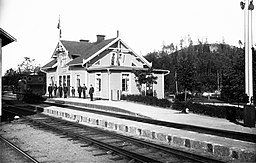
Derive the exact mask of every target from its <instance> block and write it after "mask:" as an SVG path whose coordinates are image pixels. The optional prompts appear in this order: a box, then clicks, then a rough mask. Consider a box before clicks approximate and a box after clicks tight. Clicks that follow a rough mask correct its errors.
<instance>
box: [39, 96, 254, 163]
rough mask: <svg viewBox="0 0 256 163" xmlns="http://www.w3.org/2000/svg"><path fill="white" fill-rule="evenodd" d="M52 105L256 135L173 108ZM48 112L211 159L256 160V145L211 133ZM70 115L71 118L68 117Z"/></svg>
mask: <svg viewBox="0 0 256 163" xmlns="http://www.w3.org/2000/svg"><path fill="white" fill-rule="evenodd" d="M47 101H48V102H52V103H59V104H65V105H72V106H79V107H81V108H83V107H84V108H87V109H88V108H89V109H94V110H104V111H108V112H115V113H118V114H128V115H133V116H139V117H147V118H149V119H155V120H161V121H166V122H174V123H179V124H188V125H194V126H201V127H206V128H216V129H221V130H228V131H236V132H242V133H245V134H246V133H250V134H254V135H256V128H255V127H252V128H249V127H243V126H242V125H239V124H235V123H232V122H230V121H228V120H226V119H223V118H214V117H208V116H204V115H197V114H193V113H189V114H184V113H181V112H179V111H177V110H172V109H170V108H160V107H155V106H149V105H144V104H139V103H134V102H127V101H108V100H95V101H90V100H89V99H82V98H51V99H48V100H47ZM44 113H45V114H48V115H51V116H57V117H62V118H63V119H67V120H70V121H76V122H78V123H86V124H90V125H98V126H99V127H105V128H107V129H112V130H115V131H117V132H124V133H126V134H132V135H135V136H139V137H142V138H145V139H148V140H150V141H156V142H157V143H164V144H168V145H171V146H172V147H174V148H180V149H182V150H188V151H190V152H195V153H200V154H203V155H207V156H210V157H217V158H220V159H225V160H230V161H234V162H241V161H242V162H254V161H256V143H254V142H247V141H240V140H234V139H231V138H224V137H220V136H214V135H209V134H202V133H197V132H193V131H186V130H182V129H174V128H170V127H164V126H159V125H153V124H145V123H142V122H135V121H132V120H124V119H120V118H113V117H109V116H105V115H97V114H93V113H85V112H83V111H81V110H80V111H77V110H72V109H68V108H61V107H57V106H50V107H48V108H44ZM67 115H68V116H67Z"/></svg>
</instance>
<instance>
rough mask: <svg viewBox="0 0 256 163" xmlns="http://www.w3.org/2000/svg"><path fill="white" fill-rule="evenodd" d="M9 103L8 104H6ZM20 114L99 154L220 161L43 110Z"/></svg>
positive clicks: (153, 159)
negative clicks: (97, 150)
mask: <svg viewBox="0 0 256 163" xmlns="http://www.w3.org/2000/svg"><path fill="white" fill-rule="evenodd" d="M10 107H11V106H9V108H10ZM15 109H16V110H18V109H17V107H15ZM12 111H13V110H12ZM18 114H20V113H18ZM20 116H22V115H20ZM24 118H25V119H26V121H27V123H29V124H31V125H33V126H37V127H40V128H43V129H47V130H50V131H52V132H57V133H58V134H61V135H64V136H66V137H70V138H72V139H74V140H79V141H83V142H84V144H85V145H84V146H97V147H98V148H100V149H103V151H105V152H102V153H101V154H99V155H106V154H108V153H109V152H110V153H115V154H117V155H119V156H120V159H128V160H130V162H154V163H158V162H169V163H171V162H187V163H191V162H221V161H219V160H215V159H214V158H209V157H204V156H198V155H195V154H192V153H187V152H184V151H180V150H176V149H172V148H170V147H165V146H161V145H158V144H154V143H150V142H145V141H142V140H138V139H135V138H132V137H127V136H123V135H119V134H116V133H114V132H110V131H106V130H101V129H98V128H94V127H89V126H84V125H81V124H77V123H73V122H68V121H64V120H61V119H58V118H53V117H50V116H46V115H43V114H37V115H35V116H32V117H24Z"/></svg>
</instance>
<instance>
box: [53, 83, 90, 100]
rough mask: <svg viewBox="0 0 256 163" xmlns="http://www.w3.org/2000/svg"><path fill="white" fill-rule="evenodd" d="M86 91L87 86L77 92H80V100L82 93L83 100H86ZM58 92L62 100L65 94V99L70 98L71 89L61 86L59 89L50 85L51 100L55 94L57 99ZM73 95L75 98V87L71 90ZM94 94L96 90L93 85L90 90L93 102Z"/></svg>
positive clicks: (79, 88) (79, 87)
mask: <svg viewBox="0 0 256 163" xmlns="http://www.w3.org/2000/svg"><path fill="white" fill-rule="evenodd" d="M86 90H87V87H86V86H85V84H84V85H83V87H81V86H80V85H79V86H78V88H77V92H78V96H79V98H81V95H82V93H83V98H84V99H85V98H86ZM57 91H58V96H59V97H60V98H62V96H63V94H64V98H67V97H68V91H69V88H68V87H67V86H66V85H64V86H63V87H62V86H61V85H60V86H59V87H57V85H56V84H55V85H54V86H52V85H51V84H50V85H49V86H48V92H49V98H53V93H54V97H57ZM71 93H72V97H75V88H74V87H72V88H71ZM93 93H94V88H93V86H92V84H91V86H90V89H89V95H90V99H91V101H93Z"/></svg>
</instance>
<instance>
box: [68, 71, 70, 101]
mask: <svg viewBox="0 0 256 163" xmlns="http://www.w3.org/2000/svg"><path fill="white" fill-rule="evenodd" d="M67 87H68V96H70V75H67Z"/></svg>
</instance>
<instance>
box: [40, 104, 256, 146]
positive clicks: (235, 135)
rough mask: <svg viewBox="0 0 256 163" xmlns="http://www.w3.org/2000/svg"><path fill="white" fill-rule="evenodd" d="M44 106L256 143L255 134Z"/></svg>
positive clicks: (73, 107)
mask: <svg viewBox="0 0 256 163" xmlns="http://www.w3.org/2000/svg"><path fill="white" fill-rule="evenodd" d="M44 104H46V105H49V106H58V107H63V108H70V109H74V110H79V111H86V112H91V113H96V114H101V115H107V116H112V117H116V118H122V119H127V120H132V121H137V122H143V123H148V124H153V125H159V126H165V127H171V128H177V129H181V130H187V131H193V132H198V133H202V134H209V135H215V136H220V137H224V138H231V139H236V140H241V141H247V142H252V143H256V134H250V133H244V132H236V131H228V130H222V129H216V128H207V127H201V126H194V125H189V124H180V123H174V122H166V121H161V120H155V119H149V118H143V117H137V116H131V115H127V114H119V113H114V112H107V111H101V110H93V109H87V108H81V107H77V106H70V105H65V104H58V103H52V102H44Z"/></svg>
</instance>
